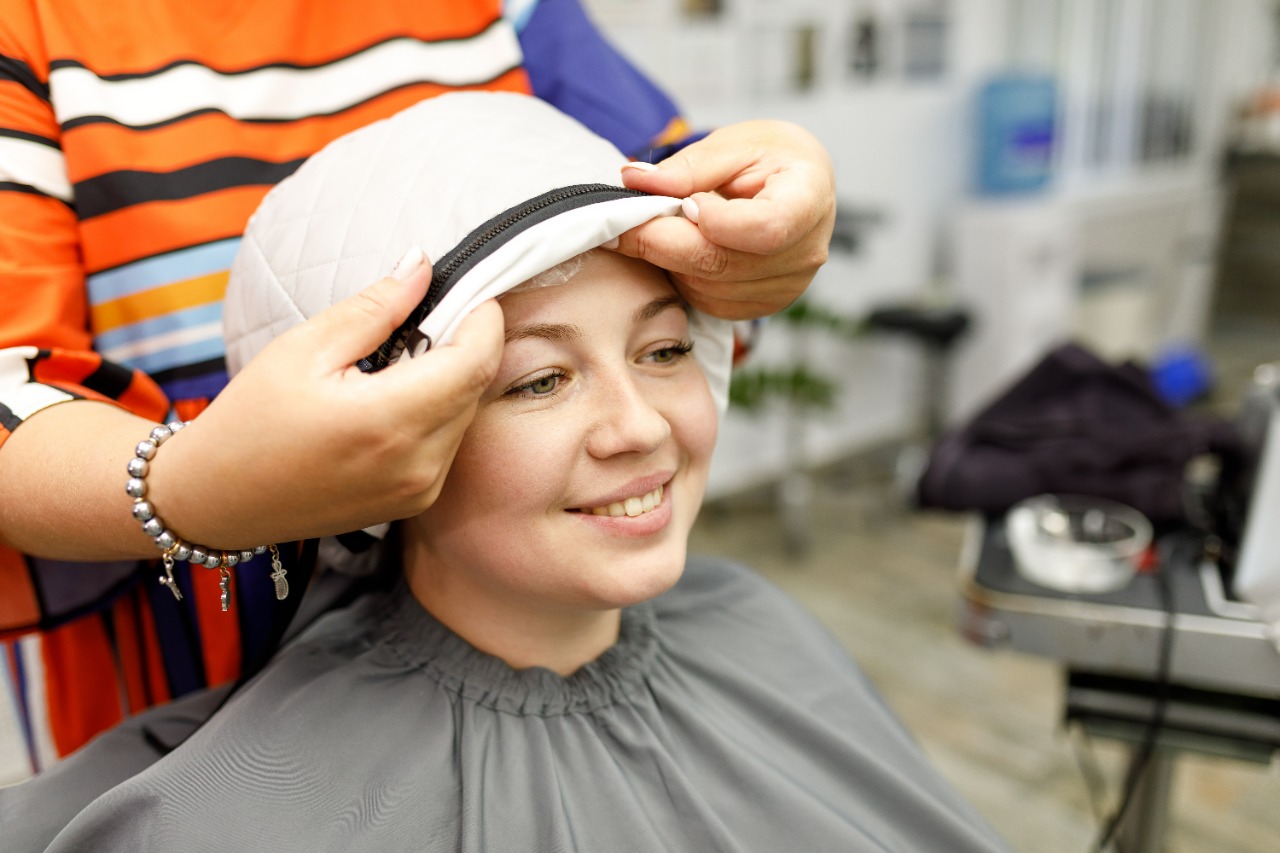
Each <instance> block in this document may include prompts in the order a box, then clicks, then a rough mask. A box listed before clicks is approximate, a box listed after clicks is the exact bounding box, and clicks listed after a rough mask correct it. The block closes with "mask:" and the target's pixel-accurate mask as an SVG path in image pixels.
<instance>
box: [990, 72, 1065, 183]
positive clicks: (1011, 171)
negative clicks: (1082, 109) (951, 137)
mask: <svg viewBox="0 0 1280 853" xmlns="http://www.w3.org/2000/svg"><path fill="white" fill-rule="evenodd" d="M1056 112H1057V84H1056V83H1055V82H1054V79H1053V78H1052V77H1051V76H1049V75H1047V74H1035V73H1030V72H1007V73H1003V74H1000V75H997V76H996V77H993V78H992V79H990V80H988V81H987V82H986V83H985V84H984V85H983V86H982V88H981V90H979V93H978V103H977V125H978V175H977V190H978V192H979V193H980V194H982V195H995V196H1000V195H1017V194H1023V193H1033V192H1036V191H1038V190H1042V189H1044V188H1045V187H1046V186H1047V185H1048V183H1049V179H1050V177H1051V176H1052V173H1053V148H1054V140H1055V136H1056V118H1057V117H1056Z"/></svg>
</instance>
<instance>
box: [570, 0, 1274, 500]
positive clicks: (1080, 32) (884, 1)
mask: <svg viewBox="0 0 1280 853" xmlns="http://www.w3.org/2000/svg"><path fill="white" fill-rule="evenodd" d="M587 6H588V8H589V9H590V11H591V13H592V14H593V16H594V17H595V18H596V19H597V21H598V22H599V23H600V24H601V25H602V27H603V28H604V29H605V30H606V31H607V32H608V33H609V34H610V36H611V37H612V38H613V39H614V41H615V42H616V43H617V44H618V45H619V46H620V47H621V48H622V49H623V50H624V51H625V52H626V53H627V54H628V55H630V56H631V57H632V58H633V59H635V60H636V61H637V62H638V63H639V64H640V65H641V67H644V68H646V69H650V70H651V71H652V72H653V73H654V76H655V77H656V78H657V79H658V81H659V82H660V83H661V84H663V85H664V86H665V87H667V89H668V90H669V91H670V92H672V93H673V94H674V95H675V97H676V98H677V99H678V101H679V102H680V103H681V105H682V107H683V108H684V109H685V111H686V114H687V115H688V116H689V117H690V118H691V120H692V121H693V123H694V124H695V125H698V126H703V127H711V126H715V125H717V124H723V123H727V122H730V121H733V120H737V119H742V118H748V117H752V116H759V117H774V118H785V119H791V120H793V121H796V122H798V123H800V124H802V125H804V126H806V127H808V128H810V129H811V130H813V131H814V132H815V133H816V134H817V135H818V136H819V137H820V138H821V139H822V140H823V142H824V143H825V144H826V145H827V147H828V149H829V150H830V152H831V154H832V157H833V159H834V161H835V166H836V173H837V183H838V197H839V201H840V205H841V213H842V223H843V224H844V225H847V226H849V227H850V228H851V230H850V231H849V232H848V233H846V234H845V236H846V238H849V237H851V238H852V239H846V240H845V241H844V242H843V243H839V244H835V245H834V246H833V253H832V257H831V260H830V261H829V263H828V264H827V266H826V267H825V268H824V269H823V270H822V271H821V273H820V274H819V276H818V278H817V279H816V281H815V282H814V284H813V286H812V287H811V289H810V293H809V298H810V299H811V300H813V302H814V303H816V304H819V305H821V306H823V307H825V308H828V309H830V310H832V311H834V312H838V313H840V314H842V315H845V316H850V317H857V316H859V315H860V314H865V313H866V312H867V311H869V310H870V309H872V308H873V307H875V306H877V305H880V304H883V303H886V302H893V301H898V300H903V299H912V298H923V299H936V300H941V301H946V300H953V299H954V300H960V301H962V302H964V303H965V304H966V305H967V306H968V307H969V308H970V310H972V311H973V313H974V318H975V321H976V322H975V327H974V330H973V331H972V332H971V333H970V334H969V335H968V336H967V338H966V339H965V340H964V341H963V342H962V344H961V346H960V347H959V348H958V349H957V351H956V353H955V356H954V358H953V359H952V360H951V370H950V376H949V382H948V386H949V399H948V401H947V403H946V407H947V412H948V414H949V416H950V417H951V418H952V419H955V418H961V417H963V416H965V415H966V414H968V413H970V412H972V411H973V409H974V407H975V406H976V405H978V404H979V403H980V402H981V401H982V400H983V399H985V398H987V397H988V396H989V395H990V394H992V393H993V392H994V391H995V390H996V389H998V388H999V387H1000V386H1001V385H1002V383H1004V382H1005V381H1007V380H1008V379H1010V378H1011V377H1012V376H1014V375H1016V374H1017V373H1018V372H1020V371H1021V370H1022V369H1024V368H1026V367H1028V366H1029V365H1030V364H1031V363H1032V362H1034V361H1035V360H1036V358H1037V357H1038V355H1039V354H1040V353H1042V352H1043V351H1044V350H1045V349H1046V348H1047V347H1048V346H1049V345H1051V344H1052V343H1053V342H1055V341H1057V340H1059V339H1062V338H1065V337H1068V336H1075V337H1077V338H1078V339H1081V340H1083V341H1084V342H1085V343H1087V344H1089V345H1090V346H1092V347H1093V348H1095V349H1096V350H1097V351H1099V352H1100V353H1102V354H1104V355H1106V356H1110V357H1125V356H1136V357H1138V358H1143V359H1151V358H1155V357H1157V356H1158V355H1160V354H1161V353H1162V352H1165V351H1167V350H1168V349H1169V348H1171V347H1176V346H1179V345H1191V346H1195V345H1196V344H1197V343H1199V342H1200V341H1201V339H1202V337H1203V335H1204V333H1205V329H1206V324H1207V319H1208V315H1209V311H1210V310H1211V306H1212V296H1213V277H1214V256H1215V251H1216V246H1217V244H1218V239H1219V234H1220V231H1221V227H1220V223H1221V212H1222V210H1223V205H1224V203H1225V200H1226V199H1225V193H1224V190H1223V182H1222V178H1221V174H1222V161H1223V156H1224V152H1225V150H1226V149H1227V147H1228V143H1239V142H1240V141H1241V138H1240V137H1241V133H1242V132H1243V127H1242V123H1241V121H1240V114H1241V110H1242V108H1243V106H1244V105H1246V104H1247V103H1249V101H1250V99H1251V98H1254V97H1255V96H1256V95H1257V93H1258V92H1260V91H1262V90H1263V89H1264V88H1265V85H1266V83H1267V81H1268V79H1269V77H1270V75H1271V73H1272V70H1273V64H1274V59H1275V57H1276V55H1277V52H1276V49H1275V43H1276V28H1277V24H1276V21H1277V11H1276V9H1277V4H1276V3H1275V2H1273V0H1227V2H1214V0H963V2H958V0H952V2H948V0H587ZM1011 70H1025V71H1031V72H1040V73H1043V72H1047V73H1050V74H1052V75H1053V76H1054V78H1055V81H1056V84H1057V86H1058V93H1057V95H1058V97H1057V116H1058V122H1057V125H1056V131H1055V138H1054V140H1053V144H1054V169H1053V178H1052V180H1051V182H1050V183H1049V185H1048V187H1047V188H1046V189H1045V190H1043V191H1040V192H1035V193H1030V194H1023V195H1020V196H1018V197H1016V198H1013V199H1007V198H1006V199H999V200H994V199H991V198H987V197H983V195H982V194H981V193H980V192H977V191H976V190H975V180H974V173H975V169H974V167H973V163H974V159H975V149H976V144H975V130H974V127H975V122H974V115H975V93H976V92H977V91H978V89H979V87H980V85H981V84H982V83H983V82H984V81H986V80H988V79H990V78H991V75H994V74H998V73H1001V72H1007V71H1011ZM798 354H799V355H800V356H803V358H804V360H805V361H806V363H809V364H812V365H815V366H818V367H820V368H821V369H822V372H823V373H824V374H826V375H827V376H828V377H830V378H833V379H835V380H836V381H837V383H838V386H839V389H838V393H837V395H836V407H835V408H834V409H833V410H831V411H829V412H826V413H824V414H822V415H821V416H818V417H814V418H812V419H810V420H808V421H807V422H806V423H805V425H804V429H803V431H802V434H801V435H800V437H799V438H800V440H799V442H798V443H797V434H796V430H795V428H794V424H792V425H791V426H790V427H788V424H787V421H786V417H787V416H786V413H785V411H784V410H783V408H782V407H771V408H769V409H767V410H766V411H765V412H764V413H763V414H760V413H753V414H746V413H743V412H737V411H734V412H731V413H730V416H729V418H728V419H727V422H726V423H725V424H724V426H723V428H722V438H721V442H720V445H719V448H718V450H717V459H716V464H715V466H714V467H713V471H712V481H711V486H710V493H711V496H712V497H715V496H717V495H722V494H726V493H731V492H734V491H738V490H741V489H742V488H745V487H749V486H753V485H757V484H761V483H766V482H770V481H772V480H775V479H777V478H778V477H779V476H780V475H781V474H782V473H783V472H784V471H785V470H786V469H787V468H788V466H794V465H796V464H801V465H820V464H823V463H825V462H828V461H831V460H834V459H838V458H840V457H843V456H847V455H848V454H850V453H853V452H857V451H858V450H860V449H863V448H866V447H870V446H873V445H875V444H877V443H880V442H883V441H885V440H892V439H893V438H895V437H899V436H902V435H904V434H907V433H909V432H910V431H911V430H912V429H913V428H914V427H915V425H916V424H917V423H918V415H919V412H920V410H921V402H922V401H921V399H920V397H921V393H922V392H921V389H922V383H921V373H922V370H923V363H922V359H921V357H920V353H919V351H918V350H917V349H916V348H914V347H913V346H912V345H911V344H910V342H909V341H905V340H900V339H893V338H891V337H887V336H879V337H874V336H873V337H866V338H863V339H858V340H854V341H848V340H835V339H832V338H831V337H830V336H824V335H820V334H813V333H812V332H805V333H803V335H802V336H797V335H796V334H794V333H793V332H792V330H791V329H789V328H786V327H785V326H783V325H782V324H778V323H774V324H773V325H772V326H770V327H769V328H768V330H767V332H766V334H765V335H764V337H763V342H762V345H761V347H760V350H759V352H758V355H756V356H753V360H754V361H755V363H764V364H769V363H777V364H783V363H788V362H791V363H794V361H795V360H796V359H797V357H798ZM797 454H798V457H799V458H797Z"/></svg>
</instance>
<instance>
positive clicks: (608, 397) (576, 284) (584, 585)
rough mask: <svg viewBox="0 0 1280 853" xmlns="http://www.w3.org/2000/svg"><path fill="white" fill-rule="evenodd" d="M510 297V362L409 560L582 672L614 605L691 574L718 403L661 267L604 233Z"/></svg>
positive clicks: (491, 643)
mask: <svg viewBox="0 0 1280 853" xmlns="http://www.w3.org/2000/svg"><path fill="white" fill-rule="evenodd" d="M502 309H503V314H504V316H505V321H506V345H505V348H504V350H503V356H502V364H501V366H500V367H499V369H498V374H497V377H496V379H495V380H494V382H493V383H492V384H491V385H490V386H489V389H488V390H487V391H486V392H485V393H484V395H483V396H482V397H481V398H480V405H479V408H478V409H477V411H476V416H475V419H474V420H473V421H472V423H471V426H470V428H469V429H468V430H467V433H466V435H465V436H463V439H462V444H461V446H460V447H459V448H458V453H457V456H456V457H455V458H454V462H453V466H452V467H451V469H450V472H449V476H448V478H447V479H446V480H445V485H444V489H443V490H442V491H441V493H440V498H439V500H437V501H436V503H435V505H434V506H432V507H431V508H430V509H428V510H427V511H426V512H424V513H422V514H421V515H419V516H417V517H416V518H413V519H409V520H408V521H407V522H406V524H405V528H404V543H405V565H404V571H405V576H406V577H407V578H408V581H409V587H410V589H411V590H412V591H413V593H414V595H415V596H416V597H417V599H418V600H419V601H420V602H422V604H423V605H424V606H425V607H426V608H427V609H428V610H429V611H431V613H432V614H433V615H435V617H436V618H437V619H439V620H440V621H441V622H443V623H445V624H446V625H448V626H449V627H450V628H452V629H453V630H454V631H456V632H457V633H458V634H459V635H460V636H462V637H463V638H464V639H466V640H467V641H468V642H470V643H471V644H472V645H473V646H475V647H477V648H479V649H482V650H483V651H486V652H489V653H490V654H493V655H496V656H498V657H500V658H502V659H503V660H505V661H506V662H507V663H509V664H511V665H512V666H515V667H528V666H546V667H548V668H550V669H553V670H555V671H556V672H559V673H561V674H562V675H569V674H571V673H573V672H574V671H576V670H577V669H578V668H579V667H581V666H582V665H583V664H585V663H587V662H588V661H590V660H593V659H595V658H597V657H599V656H600V654H601V653H603V652H604V651H605V649H607V648H608V647H609V646H611V645H612V644H613V642H614V640H615V639H616V638H617V633H618V623H619V611H618V608H620V607H624V606H627V605H631V604H637V603H639V602H641V601H646V600H648V599H650V598H653V597H654V596H655V595H658V594H659V593H662V592H665V591H666V590H667V589H669V588H670V587H671V586H672V585H674V584H675V582H676V581H677V580H678V579H679V577H680V572H681V570H682V569H683V568H684V562H685V545H686V542H687V540H688V536H689V530H690V528H691V527H692V525H693V520H694V518H695V516H696V515H697V512H698V507H699V505H700V503H701V501H702V493H703V489H704V487H705V486H706V481H707V469H708V466H709V464H710V459H711V450H712V447H713V445H714V443H715V433H716V411H715V406H714V404H713V402H712V399H711V392H710V389H709V388H708V387H707V381H706V379H705V377H704V376H703V374H702V371H701V370H700V369H699V368H698V365H697V364H696V362H695V361H694V360H693V359H692V358H691V357H690V355H689V353H690V352H691V350H692V342H691V340H690V337H689V314H688V309H687V308H686V307H685V306H684V305H683V303H682V302H681V301H680V300H679V299H678V298H677V297H676V294H675V289H674V288H673V287H672V285H671V282H670V281H669V280H668V279H667V277H666V275H665V274H664V273H663V272H662V271H661V270H659V269H657V268H656V267H653V266H651V265H649V264H647V263H644V262H642V261H638V260H635V259H633V258H627V257H624V256H622V255H615V254H613V253H610V252H605V251H593V252H590V253H589V254H588V255H587V256H586V263H585V266H583V267H582V269H581V271H580V272H578V273H577V274H576V275H575V276H574V277H573V278H572V279H571V280H570V281H569V282H568V283H567V284H560V285H555V286H551V287H547V286H543V287H537V288H534V289H529V290H523V291H521V292H518V293H511V294H508V295H506V296H505V297H503V298H502ZM513 460H520V462H519V463H518V464H512V463H513Z"/></svg>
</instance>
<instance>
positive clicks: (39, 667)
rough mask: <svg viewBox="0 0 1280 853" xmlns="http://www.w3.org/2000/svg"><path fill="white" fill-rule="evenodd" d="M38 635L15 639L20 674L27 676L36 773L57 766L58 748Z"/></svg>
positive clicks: (26, 695)
mask: <svg viewBox="0 0 1280 853" xmlns="http://www.w3.org/2000/svg"><path fill="white" fill-rule="evenodd" d="M41 643H42V640H41V638H40V636H39V635H38V634H35V635H31V636H27V637H23V638H21V639H20V640H18V654H20V655H22V672H23V675H24V676H25V677H26V686H27V689H26V693H25V694H24V695H25V697H26V700H27V716H28V718H29V719H30V721H31V740H32V741H33V743H34V746H35V757H36V771H37V772H39V771H41V770H48V769H49V768H50V767H52V766H53V765H55V764H57V763H58V760H59V758H58V748H57V747H56V746H54V743H53V730H52V728H51V727H50V726H49V694H48V692H47V685H46V684H45V675H44V654H43V650H42V648H41Z"/></svg>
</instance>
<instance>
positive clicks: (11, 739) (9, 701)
mask: <svg viewBox="0 0 1280 853" xmlns="http://www.w3.org/2000/svg"><path fill="white" fill-rule="evenodd" d="M17 693H18V679H17V677H16V674H15V673H14V672H13V671H12V670H11V668H10V667H9V655H8V654H6V653H5V651H4V648H3V647H2V646H0V787H3V786H5V785H12V784H14V783H16V782H21V781H23V780H25V779H29V778H31V776H32V775H33V774H34V773H35V768H33V767H32V766H31V757H30V756H29V755H28V754H27V738H26V735H25V734H24V733H23V729H22V719H21V716H20V712H19V710H18V699H17Z"/></svg>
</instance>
